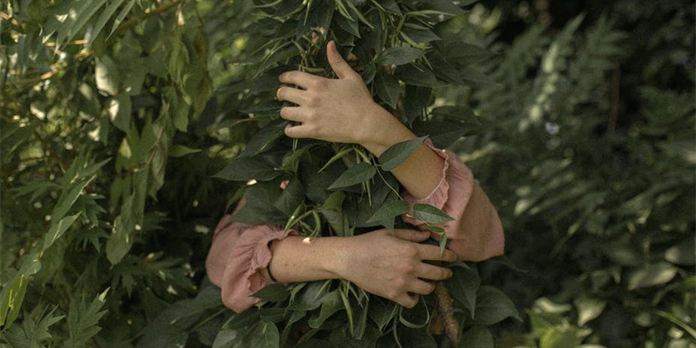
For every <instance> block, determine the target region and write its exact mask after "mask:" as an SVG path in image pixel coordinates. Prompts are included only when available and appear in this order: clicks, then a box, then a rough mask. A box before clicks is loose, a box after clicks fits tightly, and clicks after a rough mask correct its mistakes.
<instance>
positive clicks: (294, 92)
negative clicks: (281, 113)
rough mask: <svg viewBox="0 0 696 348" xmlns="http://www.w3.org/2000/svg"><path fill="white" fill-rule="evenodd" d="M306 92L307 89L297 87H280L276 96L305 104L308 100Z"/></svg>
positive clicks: (281, 99)
mask: <svg viewBox="0 0 696 348" xmlns="http://www.w3.org/2000/svg"><path fill="white" fill-rule="evenodd" d="M306 93H307V92H306V91H303V90H301V89H297V88H291V87H280V88H279V89H278V92H276V98H278V100H280V101H283V100H286V101H289V102H291V103H295V104H297V105H303V104H305V103H306V101H307V100H306V99H307V98H306V96H305V94H306Z"/></svg>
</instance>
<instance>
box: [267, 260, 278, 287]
mask: <svg viewBox="0 0 696 348" xmlns="http://www.w3.org/2000/svg"><path fill="white" fill-rule="evenodd" d="M266 272H268V278H271V281H273V282H274V283H277V282H278V281H277V280H276V279H275V277H274V276H273V273H271V263H270V262H269V263H268V266H266Z"/></svg>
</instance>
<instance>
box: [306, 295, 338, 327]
mask: <svg viewBox="0 0 696 348" xmlns="http://www.w3.org/2000/svg"><path fill="white" fill-rule="evenodd" d="M342 309H343V302H342V301H341V296H340V294H339V291H338V290H334V291H332V292H330V293H328V294H326V296H324V297H323V298H322V299H321V311H320V312H319V314H318V315H315V316H314V317H312V318H311V319H310V320H309V327H311V328H314V329H316V328H319V327H321V325H322V324H324V321H326V319H328V318H329V317H331V316H332V315H334V313H336V312H338V311H340V310H342Z"/></svg>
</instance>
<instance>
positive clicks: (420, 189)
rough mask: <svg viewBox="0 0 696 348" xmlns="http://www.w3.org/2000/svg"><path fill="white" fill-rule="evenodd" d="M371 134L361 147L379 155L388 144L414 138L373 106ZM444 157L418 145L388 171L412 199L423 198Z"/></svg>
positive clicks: (438, 177) (435, 180) (432, 186)
mask: <svg viewBox="0 0 696 348" xmlns="http://www.w3.org/2000/svg"><path fill="white" fill-rule="evenodd" d="M375 110H376V111H375V114H376V115H375V117H373V118H371V119H372V120H374V122H375V123H376V125H374V126H373V128H372V129H374V130H375V131H374V133H371V134H368V135H367V136H366V137H365V139H366V140H365V141H364V142H363V144H362V145H363V146H364V147H365V148H366V149H367V150H368V151H370V152H372V153H373V154H374V155H375V156H380V155H381V154H382V153H383V152H384V151H385V150H386V149H388V148H389V147H391V146H392V145H394V144H396V143H399V142H402V141H406V140H411V139H415V138H417V137H416V135H415V134H413V133H412V132H411V131H410V130H409V129H408V128H406V126H404V125H403V124H401V122H399V121H398V120H397V119H396V118H394V117H393V116H392V115H391V114H389V113H388V112H387V111H386V110H384V109H382V108H377V109H375ZM443 166H444V160H443V159H442V157H440V156H438V155H437V154H436V153H434V152H433V151H432V150H431V149H430V148H429V147H428V146H427V145H425V144H421V145H420V146H419V147H418V148H417V149H416V150H415V151H414V152H413V153H412V154H411V156H409V158H407V159H406V161H404V162H403V163H402V164H401V165H399V166H398V167H396V168H395V169H394V170H392V174H394V176H395V177H396V178H397V179H398V180H399V182H400V183H401V184H402V185H403V186H404V188H405V189H406V190H407V191H408V192H409V193H410V194H411V195H412V196H413V197H416V198H425V197H426V196H428V194H430V193H431V192H432V191H433V190H434V189H435V188H436V187H437V185H438V183H439V182H440V180H441V179H442V178H441V176H442V175H441V173H442V167H443Z"/></svg>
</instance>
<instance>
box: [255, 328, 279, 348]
mask: <svg viewBox="0 0 696 348" xmlns="http://www.w3.org/2000/svg"><path fill="white" fill-rule="evenodd" d="M249 337H250V338H251V342H250V344H249V345H248V347H254V348H279V347H280V333H279V332H278V327H277V326H276V325H275V324H269V323H259V325H257V326H256V328H255V329H254V330H253V331H252V332H251V333H250V334H249Z"/></svg>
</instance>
